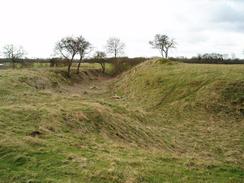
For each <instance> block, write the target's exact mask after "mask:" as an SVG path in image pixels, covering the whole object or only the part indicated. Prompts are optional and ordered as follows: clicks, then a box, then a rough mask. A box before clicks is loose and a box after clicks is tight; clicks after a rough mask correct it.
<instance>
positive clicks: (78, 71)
mask: <svg viewBox="0 0 244 183" xmlns="http://www.w3.org/2000/svg"><path fill="white" fill-rule="evenodd" d="M81 61H82V59H80V60H79V63H78V66H77V71H76V73H77V74H79V73H80V64H81Z"/></svg>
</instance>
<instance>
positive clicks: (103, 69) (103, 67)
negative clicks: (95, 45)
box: [100, 63, 105, 73]
mask: <svg viewBox="0 0 244 183" xmlns="http://www.w3.org/2000/svg"><path fill="white" fill-rule="evenodd" d="M100 65H101V67H102V73H105V63H100Z"/></svg>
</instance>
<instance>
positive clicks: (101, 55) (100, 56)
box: [94, 51, 106, 73]
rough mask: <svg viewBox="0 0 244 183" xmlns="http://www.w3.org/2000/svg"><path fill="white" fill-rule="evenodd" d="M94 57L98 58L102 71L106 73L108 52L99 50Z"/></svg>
mask: <svg viewBox="0 0 244 183" xmlns="http://www.w3.org/2000/svg"><path fill="white" fill-rule="evenodd" d="M94 58H95V59H97V60H98V61H97V62H98V63H99V64H100V65H101V67H102V72H103V73H105V66H106V65H105V64H106V62H105V58H106V53H105V52H102V51H97V52H96V53H95V56H94Z"/></svg>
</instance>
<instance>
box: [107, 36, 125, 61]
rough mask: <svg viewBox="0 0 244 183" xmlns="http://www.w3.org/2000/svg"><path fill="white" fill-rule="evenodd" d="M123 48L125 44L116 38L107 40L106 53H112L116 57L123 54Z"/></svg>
mask: <svg viewBox="0 0 244 183" xmlns="http://www.w3.org/2000/svg"><path fill="white" fill-rule="evenodd" d="M124 48H125V44H124V43H123V42H121V41H120V39H118V38H109V39H108V41H107V45H106V49H107V53H109V54H113V55H114V58H117V56H118V55H120V54H123V53H124Z"/></svg>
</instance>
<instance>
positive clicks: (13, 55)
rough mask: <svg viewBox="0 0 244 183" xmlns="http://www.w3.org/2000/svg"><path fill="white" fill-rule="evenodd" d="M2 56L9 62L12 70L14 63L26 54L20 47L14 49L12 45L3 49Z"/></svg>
mask: <svg viewBox="0 0 244 183" xmlns="http://www.w3.org/2000/svg"><path fill="white" fill-rule="evenodd" d="M3 54H4V56H5V57H6V58H8V59H10V60H11V62H12V64H13V68H14V67H15V63H16V62H17V61H18V60H19V59H21V58H23V57H24V56H25V55H26V52H25V50H24V49H23V47H22V46H19V47H16V46H14V45H13V44H9V45H6V46H4V47H3Z"/></svg>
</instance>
